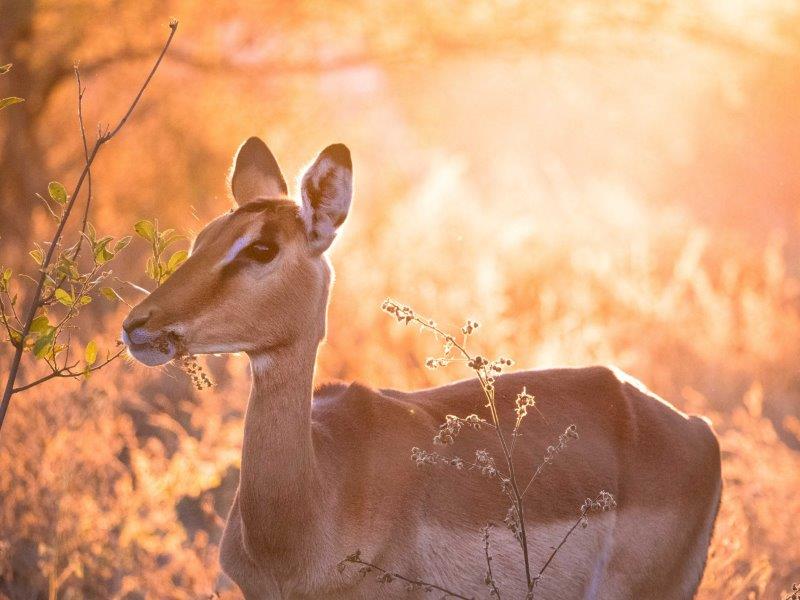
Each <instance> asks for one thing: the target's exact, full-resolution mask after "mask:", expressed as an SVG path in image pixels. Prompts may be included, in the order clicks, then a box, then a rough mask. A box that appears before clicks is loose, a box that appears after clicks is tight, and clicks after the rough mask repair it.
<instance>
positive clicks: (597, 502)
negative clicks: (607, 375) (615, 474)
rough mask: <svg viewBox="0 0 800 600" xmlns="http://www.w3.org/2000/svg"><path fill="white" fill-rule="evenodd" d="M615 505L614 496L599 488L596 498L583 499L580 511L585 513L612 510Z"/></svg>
mask: <svg viewBox="0 0 800 600" xmlns="http://www.w3.org/2000/svg"><path fill="white" fill-rule="evenodd" d="M616 507H617V502H616V500H614V496H612V495H611V494H610V493H609V492H607V491H605V490H601V491H600V493H599V494H598V495H597V498H595V499H594V500H592V499H591V498H587V499H586V500H584V501H583V504H582V505H581V513H583V514H584V515H585V514H587V513H589V512H598V511H600V512H606V511H609V510H613V509H614V508H616Z"/></svg>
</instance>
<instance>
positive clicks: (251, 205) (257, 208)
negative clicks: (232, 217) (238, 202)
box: [233, 198, 298, 214]
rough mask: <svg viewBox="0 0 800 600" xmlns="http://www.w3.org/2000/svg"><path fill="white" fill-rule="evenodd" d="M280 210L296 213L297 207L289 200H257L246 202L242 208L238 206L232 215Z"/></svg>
mask: <svg viewBox="0 0 800 600" xmlns="http://www.w3.org/2000/svg"><path fill="white" fill-rule="evenodd" d="M281 209H284V210H289V209H291V210H292V211H294V212H297V210H298V206H297V204H296V203H295V201H294V200H292V199H291V198H259V199H258V200H253V201H252V202H248V203H247V204H245V205H244V206H240V207H239V208H237V209H236V210H235V211H233V212H234V214H240V213H251V212H261V211H264V210H272V211H275V212H278V211H279V210H281Z"/></svg>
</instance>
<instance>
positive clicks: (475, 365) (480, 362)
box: [467, 355, 489, 371]
mask: <svg viewBox="0 0 800 600" xmlns="http://www.w3.org/2000/svg"><path fill="white" fill-rule="evenodd" d="M488 364H489V361H488V360H486V359H485V358H483V357H482V356H480V355H478V356H476V357H475V358H472V359H471V360H469V361H467V366H468V367H469V368H470V369H472V370H473V371H478V370H480V369H483V368H484V367H485V366H486V365H488Z"/></svg>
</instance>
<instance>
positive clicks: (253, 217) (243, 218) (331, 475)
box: [124, 138, 720, 600]
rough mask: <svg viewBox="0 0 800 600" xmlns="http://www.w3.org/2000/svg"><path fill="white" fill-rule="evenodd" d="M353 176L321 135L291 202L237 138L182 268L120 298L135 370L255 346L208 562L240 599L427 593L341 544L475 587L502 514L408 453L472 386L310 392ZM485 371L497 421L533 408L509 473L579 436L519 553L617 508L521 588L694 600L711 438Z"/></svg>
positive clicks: (478, 440) (595, 381)
mask: <svg viewBox="0 0 800 600" xmlns="http://www.w3.org/2000/svg"><path fill="white" fill-rule="evenodd" d="M351 186H352V165H351V162H350V154H349V151H347V149H346V148H345V147H344V146H342V145H334V146H330V147H328V148H326V149H325V150H323V152H322V153H321V154H320V156H319V157H318V158H317V160H316V161H315V162H314V163H313V164H312V165H311V167H309V169H308V171H307V172H306V173H305V175H304V176H303V179H302V183H301V189H300V197H301V203H299V204H298V203H296V202H295V201H294V200H290V199H287V198H286V193H287V189H286V184H285V182H284V179H283V176H282V175H281V174H280V171H279V169H278V166H277V163H276V162H275V159H274V158H273V156H272V154H271V153H270V152H269V150H268V149H267V147H266V145H264V143H263V142H261V141H260V140H258V139H256V138H251V139H250V140H248V141H247V142H246V143H245V144H244V145H243V146H242V148H240V150H239V152H238V154H237V158H236V161H235V166H234V170H233V174H232V177H231V187H232V193H233V196H234V198H235V199H236V201H237V203H238V205H239V208H238V209H236V210H234V211H232V212H230V213H227V214H225V215H222V216H221V217H219V218H217V219H216V220H215V221H213V222H211V223H210V224H209V225H208V226H207V227H206V228H205V229H204V230H203V231H202V232H201V233H200V235H199V236H198V237H197V240H196V242H195V244H194V248H193V251H192V254H191V256H190V258H189V259H188V260H187V261H186V263H185V264H184V265H183V266H182V267H181V268H180V269H178V271H177V272H176V273H175V274H174V275H173V276H172V277H171V278H170V279H169V280H168V281H167V282H166V283H165V284H163V285H162V286H161V287H160V288H158V289H157V290H156V291H155V292H153V293H152V294H151V295H150V296H149V297H147V298H146V299H145V300H144V301H143V302H142V303H141V304H139V305H138V306H136V307H135V308H134V309H133V310H132V311H131V314H130V315H129V317H128V318H127V319H126V321H125V324H124V338H125V341H126V343H128V346H129V348H130V351H131V353H132V354H133V356H135V357H137V358H138V359H140V360H141V361H142V362H145V363H146V364H150V365H155V364H161V363H164V362H167V361H169V360H171V359H172V358H173V357H175V356H176V354H177V353H179V352H188V353H192V354H200V353H211V352H246V353H247V354H248V355H249V357H250V361H251V373H252V380H253V381H252V391H251V394H250V399H249V401H248V405H247V413H246V417H245V425H244V437H243V442H242V463H241V475H240V483H239V488H238V492H237V494H236V498H235V500H234V502H233V506H232V508H231V511H230V514H229V517H228V522H227V526H226V528H225V533H224V535H223V538H222V542H221V548H220V562H221V565H222V568H223V570H224V571H225V573H227V574H228V576H229V577H230V578H231V579H232V580H233V581H235V582H236V584H238V585H239V587H240V588H241V589H242V591H243V592H244V594H245V596H246V597H247V598H248V599H271V598H309V599H311V598H364V599H366V598H389V597H397V598H409V597H417V596H416V594H423V592H419V591H417V592H412V593H409V592H406V591H405V588H404V587H403V586H384V587H379V584H378V583H377V582H375V580H374V579H375V578H374V577H372V576H368V577H367V578H366V579H365V580H363V581H362V578H361V577H360V576H359V575H357V574H354V573H353V572H352V571H351V572H348V571H346V572H343V573H341V572H339V570H337V568H336V566H337V563H338V562H339V561H341V560H342V559H343V558H344V557H345V556H347V555H348V554H350V553H352V552H353V551H354V550H355V549H361V551H362V555H363V556H365V557H368V558H369V559H370V560H372V561H373V562H376V563H379V564H382V565H384V566H387V567H388V568H391V569H392V570H395V571H399V572H402V573H404V574H407V575H409V576H414V577H418V578H420V579H423V580H426V581H431V582H436V583H441V584H443V585H446V586H447V587H449V588H451V589H457V590H459V591H460V592H461V593H464V594H467V595H470V594H472V595H475V596H476V597H482V596H485V595H486V586H485V584H484V582H483V573H484V569H485V564H484V558H483V547H482V543H483V541H482V538H481V535H480V531H479V530H480V527H481V526H482V525H483V524H485V523H486V522H487V521H489V520H493V519H494V520H499V519H502V517H503V514H504V512H505V508H504V507H505V506H506V501H505V499H504V497H503V496H502V494H501V492H500V491H499V489H497V486H496V485H489V484H487V482H486V481H484V480H481V478H480V477H479V476H476V475H475V474H474V473H465V472H459V471H450V470H448V471H446V472H445V471H442V470H441V468H439V467H436V466H432V467H426V468H418V467H417V466H415V464H414V462H413V461H412V460H411V458H410V449H411V447H412V446H414V445H418V444H419V445H424V443H425V441H426V440H429V439H430V438H431V437H432V435H433V433H434V432H435V431H436V429H437V427H438V426H439V424H441V423H442V422H443V421H444V420H445V416H446V415H447V414H458V415H466V414H469V413H478V414H482V411H483V410H485V409H484V404H485V398H484V395H483V392H482V390H481V387H480V385H479V383H478V382H477V381H474V380H472V381H462V382H459V383H454V384H452V385H448V386H444V387H440V388H435V389H429V390H422V391H417V392H411V393H405V392H399V391H394V390H375V389H371V388H369V387H366V386H362V385H360V384H357V383H354V384H351V385H329V386H325V387H324V388H321V389H320V390H319V391H318V392H317V393H316V394H315V393H314V392H313V389H312V381H313V375H314V365H315V360H316V354H317V349H318V346H319V344H320V342H321V341H322V339H323V337H324V335H325V318H326V309H327V302H328V294H329V287H330V281H331V269H330V266H329V264H328V261H327V259H326V257H325V254H324V253H325V251H326V250H327V248H328V247H329V246H330V244H331V243H332V241H333V239H334V237H335V235H336V232H337V231H338V228H339V226H340V225H341V224H342V222H343V221H344V219H345V217H346V215H347V212H348V210H349V206H350V197H351ZM496 386H497V404H498V406H499V407H500V409H501V410H502V411H508V414H504V415H501V417H505V418H504V419H501V421H504V422H506V423H513V422H514V418H513V415H512V414H511V411H512V407H513V401H514V398H515V396H516V394H517V393H518V392H519V391H520V390H521V389H522V388H523V387H525V388H527V390H528V391H529V392H530V393H532V394H534V395H535V396H536V400H537V407H538V408H539V410H540V411H541V417H542V418H538V417H537V418H533V417H531V418H528V419H527V420H526V422H525V424H524V425H523V430H522V433H523V437H522V438H520V439H519V440H518V442H517V451H516V452H517V453H516V454H515V461H516V464H517V465H518V467H517V468H518V471H519V472H521V473H526V472H530V471H532V469H533V468H535V466H536V465H537V464H539V462H540V461H541V459H542V456H543V455H544V453H545V449H546V446H547V445H548V444H550V443H552V441H553V439H554V438H555V437H557V435H558V433H560V432H562V431H563V430H564V428H565V427H566V426H567V425H569V424H572V423H574V424H576V425H577V429H578V431H579V432H580V435H581V438H580V440H578V441H576V442H575V443H574V444H572V445H571V446H570V447H569V449H568V450H567V451H566V452H564V453H563V456H559V458H558V460H557V461H556V462H555V463H554V464H553V465H550V466H548V468H547V469H545V471H543V474H542V476H541V480H539V481H537V484H536V485H534V487H533V488H532V491H531V492H530V493H529V494H528V495H527V496H526V497H525V502H526V504H525V506H526V516H527V521H526V523H527V525H528V528H529V534H528V537H529V540H530V549H531V556H532V558H531V563H532V565H534V566H537V565H540V564H541V563H542V561H543V560H545V559H546V557H547V556H548V555H549V554H550V552H551V551H552V547H553V546H554V545H555V544H557V543H558V541H559V540H560V539H561V537H562V536H563V534H564V532H565V529H566V528H567V527H568V526H569V524H570V523H572V522H574V521H575V518H576V515H577V510H578V507H579V506H580V505H581V503H582V502H583V500H584V499H585V498H586V497H588V496H593V495H594V494H595V493H596V491H597V490H599V489H605V490H608V491H610V492H612V493H613V494H614V497H615V498H616V500H617V505H618V507H617V510H616V511H612V512H608V513H602V514H600V515H597V516H596V517H593V518H592V520H591V523H590V525H589V527H588V528H587V529H585V530H582V531H581V532H580V533H577V534H575V536H573V537H572V538H570V540H569V541H568V543H567V544H565V545H564V547H563V548H562V550H561V551H559V553H558V555H557V556H556V558H555V560H554V561H553V563H552V565H551V568H550V569H549V570H548V572H547V576H546V577H545V578H544V579H543V580H542V581H541V583H540V584H539V585H537V587H536V594H537V596H536V597H537V598H542V599H548V598H549V599H556V598H564V599H574V598H602V599H606V598H607V599H615V600H616V599H627V598H630V599H639V598H663V599H686V598H691V597H692V596H693V595H694V593H695V590H696V588H697V586H698V584H699V581H700V579H701V577H702V573H703V568H704V565H705V560H706V554H707V550H708V545H709V539H710V536H711V532H712V529H713V524H714V520H715V518H716V512H717V506H718V502H719V497H720V454H719V447H718V444H717V440H716V438H715V436H714V434H713V433H712V431H711V429H710V428H709V426H708V425H707V423H706V422H705V421H704V420H701V419H700V418H697V417H692V416H687V415H685V414H683V413H681V412H679V411H677V410H676V409H675V408H673V407H672V406H671V405H669V404H668V403H666V402H664V401H663V400H661V399H659V398H658V397H656V396H655V395H653V394H652V393H650V392H648V391H647V390H645V389H644V388H643V387H642V386H641V385H640V384H638V383H637V382H635V381H634V380H631V379H630V378H628V377H627V376H625V375H624V374H621V373H619V372H617V371H615V370H613V369H609V368H605V367H590V368H581V369H552V370H543V371H526V372H519V373H513V374H509V375H503V376H501V377H499V378H498V380H497V383H496ZM484 416H485V415H484ZM509 433H510V432H509ZM496 445H497V438H496V436H495V435H494V434H493V433H492V432H488V431H485V430H484V431H472V430H469V431H465V432H463V433H462V434H461V436H460V438H459V445H458V453H459V454H460V455H462V456H468V455H470V453H474V450H475V449H482V448H485V449H487V450H489V451H490V452H492V453H494V454H495V455H500V450H499V449H498V448H497V447H496ZM492 542H493V548H494V550H493V552H494V567H495V579H496V581H497V582H498V583H500V585H501V587H502V589H503V591H504V597H506V598H524V595H525V583H524V573H523V571H522V566H521V563H520V560H519V549H518V545H517V542H516V540H515V539H514V538H513V536H512V535H511V533H510V532H507V531H505V530H501V529H500V528H499V527H498V528H496V529H495V533H494V534H493V539H492Z"/></svg>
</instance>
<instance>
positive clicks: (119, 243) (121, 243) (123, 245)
mask: <svg viewBox="0 0 800 600" xmlns="http://www.w3.org/2000/svg"><path fill="white" fill-rule="evenodd" d="M132 239H133V238H132V237H131V236H129V235H126V236H125V237H124V238H120V239H119V241H117V243H116V244H114V254H116V253H117V252H119V251H120V250H122V249H123V248H127V246H128V244H130V243H131V240H132Z"/></svg>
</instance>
